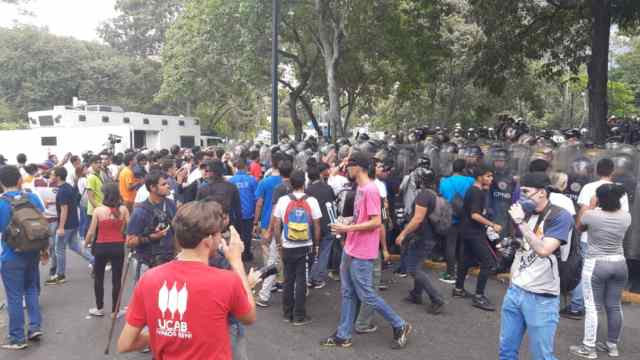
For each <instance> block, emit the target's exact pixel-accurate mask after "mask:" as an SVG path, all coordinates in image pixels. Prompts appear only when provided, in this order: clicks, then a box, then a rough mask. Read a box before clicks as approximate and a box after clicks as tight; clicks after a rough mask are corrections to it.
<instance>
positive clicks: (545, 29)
mask: <svg viewBox="0 0 640 360" xmlns="http://www.w3.org/2000/svg"><path fill="white" fill-rule="evenodd" d="M470 3H471V4H472V6H473V8H474V15H475V19H476V21H477V22H478V24H480V26H481V27H482V29H483V31H484V33H485V36H486V40H485V41H484V42H483V44H482V45H481V47H480V49H479V51H480V57H479V61H478V62H477V64H476V71H477V73H478V81H479V82H481V83H482V84H484V85H485V86H488V87H489V88H491V89H492V91H494V92H496V93H501V92H502V90H504V86H503V85H504V83H505V81H506V79H507V78H508V77H509V76H511V75H512V74H514V73H516V74H517V73H519V72H521V71H522V69H524V68H525V65H526V63H527V62H528V61H531V60H535V61H543V63H544V66H543V67H542V71H541V73H542V74H544V75H546V76H548V77H551V78H557V77H558V76H559V75H560V74H562V73H564V72H566V71H567V70H569V71H571V72H573V73H578V71H579V68H580V65H582V64H584V63H587V64H588V67H587V68H588V74H589V86H588V92H589V126H590V128H591V133H592V134H593V136H594V140H595V141H596V142H598V143H602V142H604V140H605V138H606V118H607V113H608V104H607V84H608V59H609V37H610V29H611V25H612V24H618V25H619V26H621V27H622V28H624V29H627V28H633V27H636V26H637V25H638V23H639V22H640V2H638V1H634V0H546V1H527V0H514V1H508V2H505V1H500V0H470Z"/></svg>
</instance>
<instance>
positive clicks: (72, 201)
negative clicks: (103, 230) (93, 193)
mask: <svg viewBox="0 0 640 360" xmlns="http://www.w3.org/2000/svg"><path fill="white" fill-rule="evenodd" d="M78 197H79V196H78V191H77V190H76V189H74V188H73V186H71V185H69V184H67V183H64V184H62V186H60V187H59V188H58V193H57V194H56V212H57V214H58V219H60V213H61V211H60V208H61V207H62V205H67V207H68V211H67V222H66V223H65V224H64V229H77V228H78V226H79V225H80V222H79V221H78Z"/></svg>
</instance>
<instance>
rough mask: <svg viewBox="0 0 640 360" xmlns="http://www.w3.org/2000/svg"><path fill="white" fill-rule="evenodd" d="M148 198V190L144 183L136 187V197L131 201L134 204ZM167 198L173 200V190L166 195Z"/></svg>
mask: <svg viewBox="0 0 640 360" xmlns="http://www.w3.org/2000/svg"><path fill="white" fill-rule="evenodd" d="M148 198H149V190H147V187H146V186H145V185H142V186H140V188H138V191H137V192H136V199H135V200H134V201H133V202H134V203H136V204H137V203H141V202H145V201H147V199H148ZM167 199H171V200H173V191H172V192H171V193H170V194H169V195H167Z"/></svg>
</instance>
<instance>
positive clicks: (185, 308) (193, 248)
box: [118, 201, 256, 360]
mask: <svg viewBox="0 0 640 360" xmlns="http://www.w3.org/2000/svg"><path fill="white" fill-rule="evenodd" d="M223 223H224V216H223V212H222V208H221V207H220V205H219V204H217V203H215V202H201V201H196V202H191V203H188V204H185V205H183V206H182V207H181V208H180V210H178V212H177V214H176V217H175V219H174V221H173V224H172V226H173V228H174V231H175V237H176V240H177V241H178V244H179V245H180V247H181V248H182V251H181V252H180V254H179V255H178V257H177V259H176V260H174V261H171V262H169V263H166V264H164V265H161V266H158V267H156V268H153V269H151V270H148V271H147V272H145V274H144V276H143V277H142V278H141V279H140V281H139V282H138V285H137V286H136V288H135V290H134V293H133V298H132V299H131V302H130V303H129V308H128V312H127V323H126V324H125V327H124V329H123V330H122V334H121V335H120V339H119V340H118V351H120V352H129V351H135V350H141V349H143V348H145V347H146V346H150V347H151V351H152V352H153V356H154V358H155V359H157V360H161V359H216V360H218V359H231V340H230V338H229V330H228V326H229V325H228V318H229V316H231V315H233V316H234V317H235V318H236V319H238V321H240V322H241V323H243V324H246V325H249V324H252V323H253V322H255V320H256V312H255V302H254V300H253V296H251V289H250V286H249V282H248V280H247V276H246V274H245V270H244V265H243V263H242V251H243V250H244V245H243V243H242V240H241V239H240V236H239V235H238V233H237V232H236V231H235V229H234V228H233V227H232V228H231V240H230V242H229V245H227V244H226V242H225V241H224V240H222V238H221V230H222V228H223ZM219 247H221V248H222V250H223V252H224V254H225V257H226V258H227V260H228V261H229V263H230V265H231V269H232V270H221V269H217V268H213V267H210V266H208V260H209V257H210V256H211V255H212V254H214V253H215V252H216V251H217V249H218V248H219ZM144 327H147V328H148V329H149V332H148V333H147V332H144V333H143V332H142V330H143V328H144Z"/></svg>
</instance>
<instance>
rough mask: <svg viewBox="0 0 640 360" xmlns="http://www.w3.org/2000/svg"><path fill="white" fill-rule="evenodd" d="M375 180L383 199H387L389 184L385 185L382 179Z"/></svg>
mask: <svg viewBox="0 0 640 360" xmlns="http://www.w3.org/2000/svg"><path fill="white" fill-rule="evenodd" d="M373 182H374V183H375V184H376V186H377V187H378V192H379V193H380V197H381V198H382V199H386V198H387V185H385V184H384V183H383V182H382V181H380V180H378V179H375V180H373Z"/></svg>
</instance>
